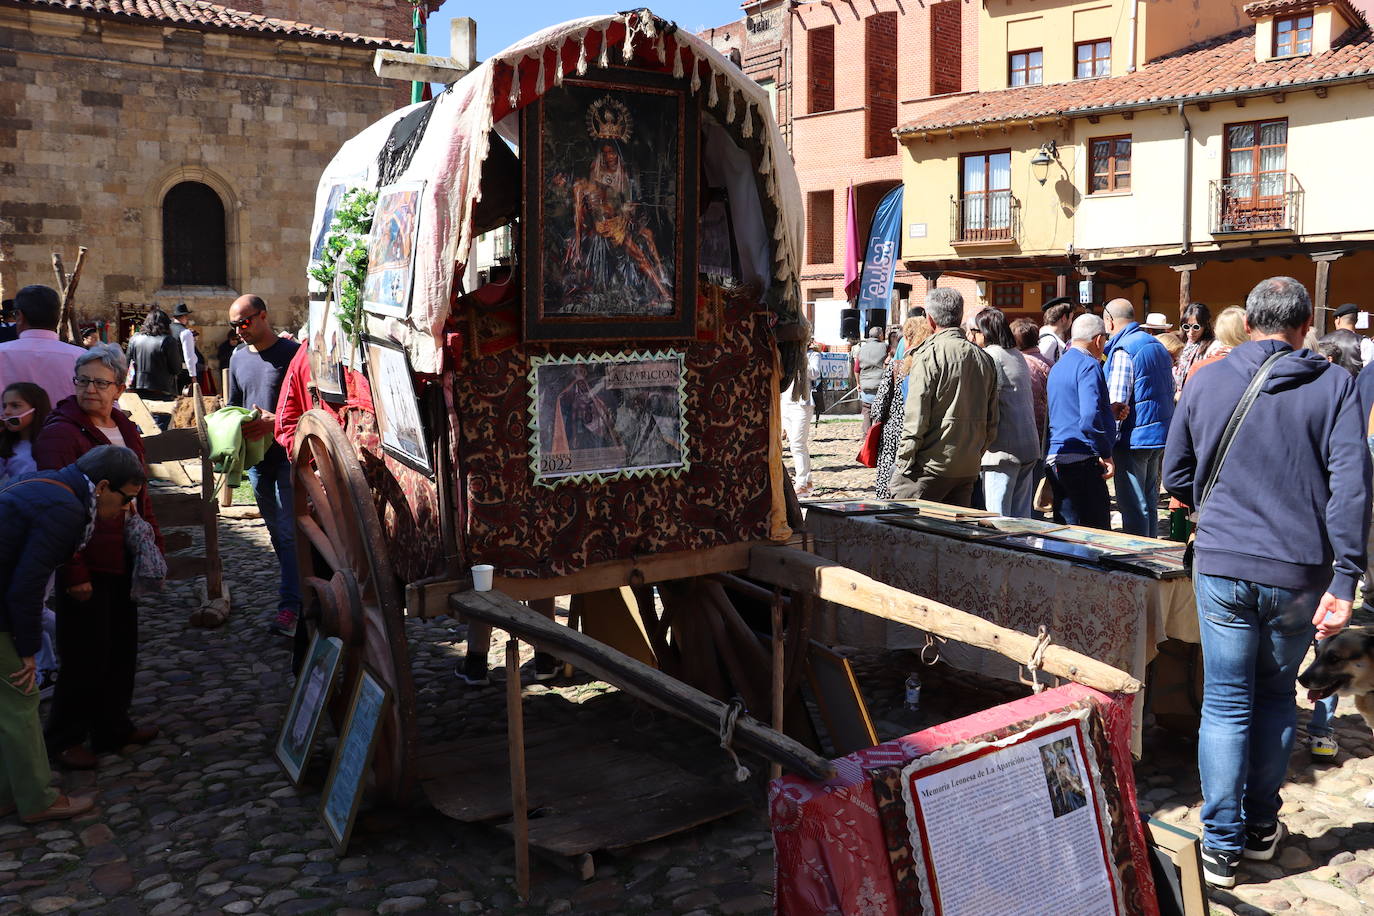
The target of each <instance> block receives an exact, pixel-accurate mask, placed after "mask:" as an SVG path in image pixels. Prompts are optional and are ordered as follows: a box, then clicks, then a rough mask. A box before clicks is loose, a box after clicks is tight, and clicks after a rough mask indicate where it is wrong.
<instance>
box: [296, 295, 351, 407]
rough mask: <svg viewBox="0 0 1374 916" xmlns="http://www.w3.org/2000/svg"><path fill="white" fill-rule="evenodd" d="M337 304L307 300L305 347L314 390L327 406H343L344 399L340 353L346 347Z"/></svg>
mask: <svg viewBox="0 0 1374 916" xmlns="http://www.w3.org/2000/svg"><path fill="white" fill-rule="evenodd" d="M312 295H314V294H312ZM321 295H323V294H321ZM336 302H337V300H334V299H326V298H321V299H314V298H312V299H311V300H310V337H309V338H308V339H307V340H306V346H307V348H308V352H309V354H310V378H311V380H312V381H313V382H314V384H315V390H316V391H318V392H319V393H320V397H321V398H323V399H324V400H326V401H328V402H329V403H331V404H342V403H343V402H344V400H345V398H344V385H343V353H344V349H345V347H346V346H347V344H346V342H345V340H346V338H345V336H344V333H343V327H342V326H341V325H340V324H339V317H338V314H337V313H336V308H337V305H336Z"/></svg>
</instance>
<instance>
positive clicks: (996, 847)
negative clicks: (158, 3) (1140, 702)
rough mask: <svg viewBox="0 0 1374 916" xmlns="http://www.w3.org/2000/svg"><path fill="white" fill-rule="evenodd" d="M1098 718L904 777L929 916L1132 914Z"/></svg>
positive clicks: (1053, 727) (979, 748) (937, 759)
mask: <svg viewBox="0 0 1374 916" xmlns="http://www.w3.org/2000/svg"><path fill="white" fill-rule="evenodd" d="M1087 715H1088V713H1087V711H1084V712H1082V713H1080V714H1071V715H1067V716H1057V717H1050V718H1048V719H1046V720H1045V724H1041V725H1037V726H1035V727H1033V728H1030V729H1028V730H1026V731H1024V732H1021V733H1019V734H1015V735H1012V736H1009V737H1007V738H1004V739H1002V740H999V741H995V742H989V743H983V744H973V745H970V744H954V745H951V746H949V747H946V748H942V749H940V750H937V751H935V752H933V753H931V754H928V755H926V756H924V757H921V758H919V759H917V760H916V761H914V762H912V763H911V764H909V765H907V766H906V767H905V768H904V769H903V771H902V795H903V799H904V801H905V803H906V813H907V827H908V830H909V837H910V842H911V849H912V853H913V860H914V864H915V868H916V872H917V874H918V875H919V876H920V883H921V888H920V893H921V910H922V912H925V913H929V914H933V916H964V914H967V916H978V914H983V913H1061V912H1074V913H1080V914H1094V916H1098V914H1100V916H1120V914H1122V913H1123V912H1125V898H1124V894H1123V890H1122V886H1121V877H1120V875H1119V873H1118V871H1117V866H1116V864H1115V863H1114V862H1113V860H1112V849H1113V845H1112V831H1113V829H1114V825H1113V823H1112V815H1111V811H1110V808H1109V806H1108V804H1107V802H1106V799H1105V796H1104V794H1103V790H1102V785H1101V778H1102V777H1101V776H1100V773H1101V769H1100V768H1099V766H1098V763H1097V759H1096V752H1095V751H1094V749H1093V746H1092V744H1091V742H1089V741H1088V740H1086V730H1087V729H1086V725H1087V721H1086V719H1087ZM989 863H999V867H995V868H992V869H991V870H989Z"/></svg>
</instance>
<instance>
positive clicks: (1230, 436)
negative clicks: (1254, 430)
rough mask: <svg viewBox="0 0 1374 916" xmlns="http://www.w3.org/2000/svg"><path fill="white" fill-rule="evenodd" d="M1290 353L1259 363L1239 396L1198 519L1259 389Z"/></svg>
mask: <svg viewBox="0 0 1374 916" xmlns="http://www.w3.org/2000/svg"><path fill="white" fill-rule="evenodd" d="M1291 352H1293V351H1291V350H1280V351H1279V352H1277V353H1274V354H1272V355H1271V356H1270V357H1269V358H1268V359H1266V360H1265V361H1264V362H1263V363H1261V364H1260V367H1259V370H1258V371H1257V372H1255V377H1254V378H1252V379H1250V384H1249V386H1248V387H1246V389H1245V393H1244V394H1242V395H1241V396H1240V401H1239V403H1237V404H1236V409H1235V410H1234V411H1233V412H1232V413H1231V419H1230V420H1229V421H1228V422H1227V424H1226V429H1225V430H1224V431H1223V432H1222V434H1221V441H1220V442H1218V443H1217V457H1216V459H1215V460H1214V461H1213V462H1212V470H1211V471H1210V472H1209V473H1208V474H1207V482H1206V483H1205V484H1203V485H1202V496H1201V497H1199V498H1198V501H1197V511H1198V513H1199V517H1200V516H1201V512H1202V504H1203V503H1205V502H1207V497H1208V496H1209V495H1210V494H1211V492H1212V488H1213V487H1214V486H1216V485H1217V475H1218V474H1220V473H1221V465H1222V463H1223V462H1225V461H1226V456H1227V455H1228V454H1230V452H1231V443H1232V442H1233V441H1234V440H1235V438H1236V431H1237V430H1239V429H1240V424H1241V423H1243V422H1244V421H1245V415H1246V414H1248V413H1249V412H1250V408H1251V407H1252V406H1254V403H1255V399H1256V398H1257V397H1259V393H1260V389H1261V388H1263V387H1264V382H1265V380H1266V379H1268V378H1269V373H1270V372H1271V371H1272V370H1273V368H1274V364H1275V363H1277V362H1278V361H1279V360H1281V359H1283V357H1285V356H1287V355H1288V354H1289V353H1291Z"/></svg>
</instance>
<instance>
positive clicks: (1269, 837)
mask: <svg viewBox="0 0 1374 916" xmlns="http://www.w3.org/2000/svg"><path fill="white" fill-rule="evenodd" d="M1286 836H1288V828H1287V827H1285V826H1283V822H1282V821H1279V822H1277V823H1274V824H1264V825H1251V826H1249V827H1246V828H1245V849H1244V850H1242V852H1241V855H1243V856H1245V858H1247V859H1254V860H1255V861H1257V862H1268V861H1269V860H1270V859H1272V858H1274V853H1276V852H1278V849H1279V843H1280V842H1282V841H1283V838H1284V837H1286Z"/></svg>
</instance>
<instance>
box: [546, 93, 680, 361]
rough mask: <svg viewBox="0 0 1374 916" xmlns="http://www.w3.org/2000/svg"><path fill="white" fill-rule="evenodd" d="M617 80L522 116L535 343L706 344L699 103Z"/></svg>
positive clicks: (551, 100) (552, 96)
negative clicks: (702, 331) (702, 334)
mask: <svg viewBox="0 0 1374 916" xmlns="http://www.w3.org/2000/svg"><path fill="white" fill-rule="evenodd" d="M610 73H611V74H613V75H608V76H605V77H602V78H599V79H594V80H593V79H567V80H564V81H563V85H562V86H560V87H556V88H554V89H552V90H550V91H549V92H547V93H545V94H544V95H543V96H542V97H541V98H540V99H538V100H536V101H535V102H533V103H532V104H530V105H529V106H527V107H526V108H525V110H524V113H523V121H522V124H521V144H520V149H521V151H522V161H523V167H524V173H525V174H524V183H525V195H524V202H523V207H524V219H523V225H524V226H525V227H527V228H526V230H525V231H524V233H522V236H521V244H522V246H523V250H522V261H523V264H524V265H525V273H526V280H525V289H524V303H523V306H524V330H525V339H526V340H651V339H674V338H691V337H693V336H694V335H695V333H696V329H695V310H696V277H697V257H698V247H697V230H698V210H697V192H698V189H697V171H698V119H699V115H698V109H697V103H696V97H695V96H694V95H692V94H691V93H689V92H688V91H687V87H686V84H685V82H684V81H683V80H677V79H673V78H671V77H669V76H666V75H664V74H657V73H647V72H643V71H637V70H628V69H623V70H615V71H610Z"/></svg>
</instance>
